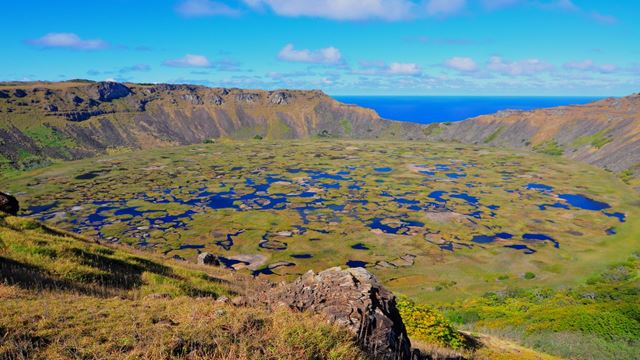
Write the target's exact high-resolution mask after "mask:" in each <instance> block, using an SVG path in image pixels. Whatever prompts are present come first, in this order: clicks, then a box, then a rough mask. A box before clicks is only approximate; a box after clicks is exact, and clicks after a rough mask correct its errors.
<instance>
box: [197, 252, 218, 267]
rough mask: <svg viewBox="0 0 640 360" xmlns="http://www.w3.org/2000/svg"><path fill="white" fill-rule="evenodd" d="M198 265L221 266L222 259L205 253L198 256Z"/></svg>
mask: <svg viewBox="0 0 640 360" xmlns="http://www.w3.org/2000/svg"><path fill="white" fill-rule="evenodd" d="M198 264H200V265H214V266H220V259H218V257H217V256H215V255H213V254H210V253H208V252H203V253H200V254H199V255H198Z"/></svg>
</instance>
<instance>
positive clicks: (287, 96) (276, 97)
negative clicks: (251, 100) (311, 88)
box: [269, 91, 295, 105]
mask: <svg viewBox="0 0 640 360" xmlns="http://www.w3.org/2000/svg"><path fill="white" fill-rule="evenodd" d="M294 98H295V97H294V96H293V94H291V93H290V92H288V91H276V92H273V93H271V95H269V101H270V102H271V103H272V104H275V105H283V104H291V103H292V102H293V100H294Z"/></svg>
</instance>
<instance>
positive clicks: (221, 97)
mask: <svg viewBox="0 0 640 360" xmlns="http://www.w3.org/2000/svg"><path fill="white" fill-rule="evenodd" d="M217 138H230V139H250V138H256V139H263V138H264V139H293V138H349V139H388V140H391V139H396V140H429V141H446V142H460V143H467V144H478V145H488V146H504V147H511V148H518V149H531V150H533V151H536V152H541V153H546V154H549V155H556V156H560V155H562V156H566V157H568V158H570V159H575V160H579V161H585V162H588V163H591V164H595V165H597V166H600V167H603V168H606V169H609V170H611V171H615V172H618V173H621V174H622V175H624V176H637V175H638V173H639V172H640V95H637V94H636V95H631V96H628V97H624V98H619V99H605V100H601V101H597V102H594V103H591V104H587V105H576V106H561V107H556V108H549V109H540V110H533V111H511V110H508V111H501V112H498V113H496V114H493V115H485V116H479V117H476V118H472V119H468V120H465V121H461V122H456V123H436V124H430V125H421V124H414V123H409V122H400V121H392V120H386V119H382V118H380V116H379V115H378V114H377V113H376V112H375V111H373V110H371V109H366V108H362V107H359V106H354V105H347V104H343V103H340V102H338V101H336V100H334V99H332V98H331V97H329V96H327V95H326V94H324V93H323V92H321V91H318V90H273V91H264V90H243V89H226V88H209V87H205V86H196V85H172V84H133V83H116V82H93V81H85V80H72V81H65V82H14V83H0V169H2V168H5V169H6V168H19V169H26V168H31V167H36V166H41V165H45V164H47V163H48V162H50V161H51V160H52V159H63V160H71V159H79V158H84V157H89V156H94V155H99V154H103V153H106V152H109V151H117V150H118V149H123V148H125V149H146V148H153V147H162V146H173V145H186V144H194V143H202V142H206V141H209V140H212V139H217Z"/></svg>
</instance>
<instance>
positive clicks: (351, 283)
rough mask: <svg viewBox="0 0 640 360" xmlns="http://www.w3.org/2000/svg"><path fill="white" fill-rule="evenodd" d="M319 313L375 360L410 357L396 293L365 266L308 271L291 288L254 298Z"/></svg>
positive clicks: (272, 304) (251, 301)
mask: <svg viewBox="0 0 640 360" xmlns="http://www.w3.org/2000/svg"><path fill="white" fill-rule="evenodd" d="M249 302H250V303H257V304H260V303H263V304H265V303H266V304H267V305H268V306H269V307H276V306H282V305H284V306H288V307H290V308H292V309H295V310H298V311H310V312H312V313H315V314H319V315H321V316H323V317H324V318H326V319H327V320H328V321H330V322H332V323H335V324H338V325H340V326H342V327H344V328H346V329H347V330H349V331H350V332H351V333H352V334H353V335H354V336H355V337H357V339H358V343H359V344H360V346H361V348H362V349H363V350H365V351H366V352H367V353H369V355H371V356H372V357H373V358H375V359H394V360H395V359H399V360H405V359H411V358H412V353H411V343H410V341H409V338H408V336H407V331H406V329H405V327H404V323H403V322H402V317H401V316H400V312H399V311H398V309H397V307H396V298H395V296H394V295H393V293H392V292H391V291H389V290H387V289H386V288H384V287H383V286H382V285H381V284H380V283H379V282H378V280H377V279H376V278H375V276H373V275H372V274H371V273H370V272H368V271H367V270H365V269H363V268H353V269H346V270H342V269H341V268H339V267H334V268H330V269H327V270H324V271H321V272H320V273H318V274H316V273H314V272H313V271H311V270H310V271H309V272H307V273H306V274H304V275H303V276H302V277H300V278H298V279H297V280H295V281H294V282H292V283H290V284H283V285H280V286H278V287H275V288H273V289H271V291H266V292H265V291H262V292H260V293H258V294H256V295H255V297H254V298H250V299H249Z"/></svg>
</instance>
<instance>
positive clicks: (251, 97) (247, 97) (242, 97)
mask: <svg viewBox="0 0 640 360" xmlns="http://www.w3.org/2000/svg"><path fill="white" fill-rule="evenodd" d="M258 100H260V95H259V94H256V93H239V94H236V101H237V102H243V103H250V104H251V103H255V102H258Z"/></svg>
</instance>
